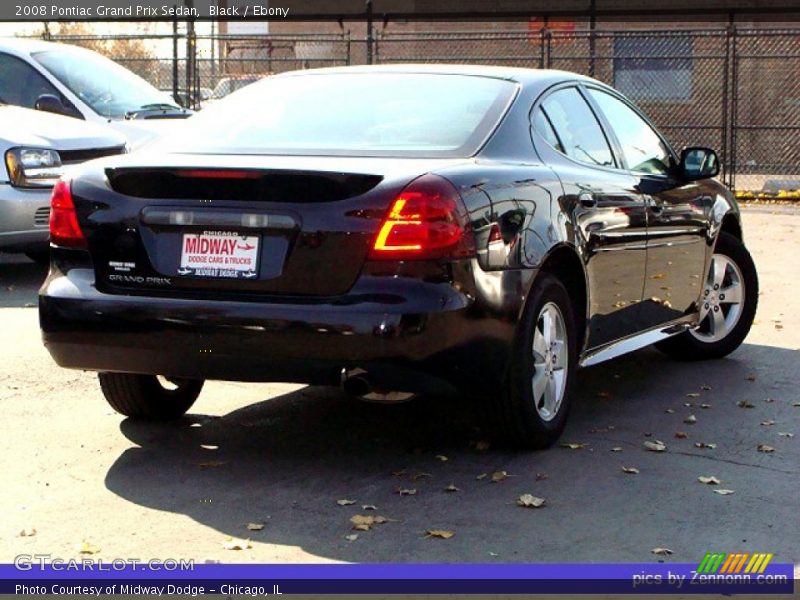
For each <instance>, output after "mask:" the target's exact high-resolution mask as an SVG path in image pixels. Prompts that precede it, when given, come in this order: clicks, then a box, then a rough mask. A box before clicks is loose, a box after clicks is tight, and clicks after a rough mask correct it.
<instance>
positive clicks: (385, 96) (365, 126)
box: [174, 72, 517, 157]
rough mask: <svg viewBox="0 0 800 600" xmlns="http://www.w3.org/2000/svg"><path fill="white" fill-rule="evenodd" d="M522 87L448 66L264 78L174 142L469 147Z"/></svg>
mask: <svg viewBox="0 0 800 600" xmlns="http://www.w3.org/2000/svg"><path fill="white" fill-rule="evenodd" d="M516 90H517V84H516V83H514V82H511V81H505V80H500V79H493V78H489V77H473V76H462V75H444V74H423V73H355V72H352V73H326V74H314V73H309V74H303V75H292V76H277V77H266V78H265V79H263V80H262V81H259V82H257V83H254V84H252V85H248V86H247V87H245V88H244V89H242V90H239V91H236V92H234V93H232V94H231V95H230V96H228V97H227V98H225V99H223V100H221V101H220V102H218V103H214V104H212V105H211V106H209V107H208V108H204V109H203V110H202V111H200V112H199V113H198V114H196V115H195V116H193V117H192V118H191V119H188V120H187V126H186V127H185V128H184V134H183V136H181V139H180V140H175V144H176V147H175V148H174V149H177V150H180V149H182V148H183V149H186V150H188V151H190V152H219V153H230V154H239V153H248V154H290V155H291V154H295V155H304V154H305V155H309V154H311V155H314V154H316V155H345V156H437V157H438V156H442V157H460V156H472V155H473V154H474V153H475V152H477V150H478V149H479V148H480V145H481V143H482V142H483V141H484V140H485V139H486V138H487V137H488V136H489V134H491V133H492V131H494V129H495V127H496V126H497V123H498V122H499V120H500V118H501V117H502V116H503V113H504V111H505V110H506V108H507V107H508V106H509V104H510V102H511V100H512V98H513V97H514V95H515V93H516ZM189 121H191V123H189Z"/></svg>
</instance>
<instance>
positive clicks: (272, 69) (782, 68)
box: [45, 23, 800, 190]
mask: <svg viewBox="0 0 800 600" xmlns="http://www.w3.org/2000/svg"><path fill="white" fill-rule="evenodd" d="M166 26H167V28H168V29H169V27H170V26H169V24H166ZM442 29H443V30H442V31H424V32H420V31H394V30H393V29H392V28H391V27H389V28H386V27H385V26H384V28H383V29H382V30H381V31H380V32H378V33H377V34H376V35H374V36H371V35H363V30H359V34H358V35H351V33H350V31H348V30H346V29H342V31H341V32H340V33H332V34H331V33H329V34H311V33H295V34H288V33H287V34H272V33H270V34H268V35H267V34H265V35H251V36H241V35H221V34H218V33H217V34H204V35H197V34H196V33H195V31H194V28H193V27H192V26H191V24H181V25H180V28H179V25H178V23H175V24H173V25H172V31H171V32H170V31H169V30H167V31H166V32H164V31H163V30H162V31H161V32H159V33H157V34H155V33H148V34H138V35H122V34H120V35H112V36H98V35H74V34H72V35H69V34H63V35H56V34H53V33H50V32H46V33H47V35H46V36H45V37H48V38H49V39H53V40H57V41H63V42H67V43H73V44H79V45H82V46H86V47H89V48H92V49H93V50H96V51H98V52H101V53H103V54H105V55H107V56H109V57H110V58H112V59H114V60H116V61H117V62H119V63H120V64H122V65H124V66H126V67H128V68H129V69H131V70H132V71H134V72H136V73H138V74H139V75H141V76H143V77H144V78H145V79H147V80H148V81H150V82H151V83H152V84H153V85H155V86H156V87H158V88H159V89H162V90H165V91H168V92H170V93H172V94H174V95H175V97H176V98H177V99H178V100H179V101H180V102H181V103H182V104H184V105H186V106H190V107H192V108H200V107H201V106H202V105H203V103H204V102H205V101H206V100H207V99H208V98H213V97H221V96H223V95H225V94H227V93H229V92H231V91H234V90H235V89H238V88H239V87H242V86H244V85H247V84H248V83H250V82H252V81H254V80H256V79H258V78H261V77H263V76H265V75H269V74H272V73H280V72H283V71H288V70H293V69H308V68H316V67H325V66H336V65H348V64H362V63H364V62H367V61H369V60H372V61H373V62H378V63H400V62H427V63H433V62H444V63H474V64H487V65H488V64H496V65H507V66H519V67H529V68H555V69H562V70H566V71H573V72H576V73H581V74H585V75H590V76H593V77H596V78H597V79H600V80H601V81H604V82H606V83H608V84H610V85H613V86H614V87H615V88H617V89H618V90H620V91H621V92H623V93H624V94H625V95H627V96H628V97H629V98H630V99H631V100H633V101H634V102H636V103H637V104H638V105H639V106H640V107H641V108H642V109H643V110H644V111H645V112H646V113H647V114H648V115H650V117H651V118H652V119H653V121H654V122H655V123H656V124H657V125H658V127H659V128H660V129H661V130H662V131H663V132H664V133H665V135H667V137H668V138H669V139H670V141H671V142H672V143H673V145H674V146H676V147H682V146H685V145H705V146H711V147H713V148H715V149H716V150H717V151H718V153H719V155H720V158H721V160H722V163H723V166H724V171H723V178H724V181H725V182H726V183H728V184H729V185H731V186H736V187H737V188H740V189H751V190H761V189H762V188H764V189H787V188H790V189H791V188H795V187H800V29H795V30H791V29H783V30H778V29H771V28H769V29H768V28H758V29H746V28H740V27H738V26H736V27H734V26H728V27H719V28H714V29H702V30H701V29H691V30H690V29H671V30H666V29H647V30H642V29H638V30H631V29H628V30H624V31H623V30H618V31H617V30H614V31H612V30H607V29H597V30H590V29H583V30H567V31H563V30H558V29H556V30H550V29H547V28H540V27H536V28H532V27H528V28H522V27H520V28H517V29H498V30H491V31H489V30H469V31H459V30H450V29H447V28H442Z"/></svg>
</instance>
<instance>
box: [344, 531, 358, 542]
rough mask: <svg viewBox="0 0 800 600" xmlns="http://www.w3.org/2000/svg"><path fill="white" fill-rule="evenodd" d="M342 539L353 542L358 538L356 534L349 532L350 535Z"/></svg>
mask: <svg viewBox="0 0 800 600" xmlns="http://www.w3.org/2000/svg"><path fill="white" fill-rule="evenodd" d="M344 539H346V540H347V541H348V542H355V541H356V540H357V539H358V534H357V533H351V534H350V535H346V536H344Z"/></svg>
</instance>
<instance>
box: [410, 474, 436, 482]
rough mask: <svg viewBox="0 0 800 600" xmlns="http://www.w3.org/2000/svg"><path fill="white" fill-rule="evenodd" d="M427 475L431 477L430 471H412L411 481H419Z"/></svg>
mask: <svg viewBox="0 0 800 600" xmlns="http://www.w3.org/2000/svg"><path fill="white" fill-rule="evenodd" d="M427 477H433V475H431V474H430V473H425V472H420V473H414V474H413V475H412V476H411V481H419V480H420V479H425V478H427Z"/></svg>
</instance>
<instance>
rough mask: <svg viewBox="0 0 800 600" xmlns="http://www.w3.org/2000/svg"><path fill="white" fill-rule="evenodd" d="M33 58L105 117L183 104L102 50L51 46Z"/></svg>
mask: <svg viewBox="0 0 800 600" xmlns="http://www.w3.org/2000/svg"><path fill="white" fill-rule="evenodd" d="M33 58H34V59H35V60H36V61H37V62H38V63H39V64H41V65H42V66H43V67H44V68H45V69H47V70H48V71H50V73H52V74H53V76H54V77H55V78H56V79H58V80H59V81H60V82H61V83H63V84H64V85H65V86H67V87H68V88H69V89H70V91H72V93H74V94H75V95H76V96H78V97H79V98H80V99H81V100H83V101H84V102H85V103H86V104H88V105H89V106H90V107H91V108H92V110H94V111H95V112H96V113H97V114H99V115H102V116H104V117H108V118H110V119H120V118H123V117H124V116H125V115H126V114H127V113H129V112H131V111H137V110H141V109H143V108H172V107H174V108H175V109H179V108H180V107H179V106H177V105H176V104H175V101H174V100H172V99H171V98H170V97H169V96H168V95H167V94H164V93H163V92H160V91H158V90H157V89H156V88H154V87H153V86H151V85H150V84H149V83H147V82H146V81H145V80H144V79H142V78H141V77H139V76H138V75H136V74H134V73H131V72H130V71H129V70H128V69H126V68H124V67H121V66H120V65H118V64H117V63H115V62H114V61H113V60H110V59H108V58H105V57H104V56H100V55H99V54H95V53H93V52H79V51H70V50H48V51H46V52H37V53H35V54H33Z"/></svg>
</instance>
